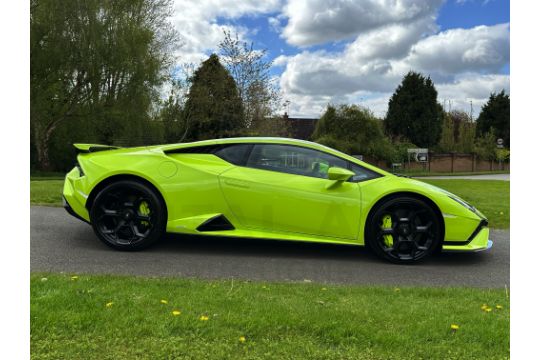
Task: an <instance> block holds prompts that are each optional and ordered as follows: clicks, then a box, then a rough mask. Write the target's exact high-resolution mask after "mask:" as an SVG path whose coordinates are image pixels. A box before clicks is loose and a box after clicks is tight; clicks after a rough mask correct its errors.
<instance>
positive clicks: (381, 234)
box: [366, 197, 443, 264]
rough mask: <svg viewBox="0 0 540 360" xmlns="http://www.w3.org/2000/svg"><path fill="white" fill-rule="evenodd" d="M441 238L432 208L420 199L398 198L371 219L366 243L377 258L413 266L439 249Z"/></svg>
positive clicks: (378, 210) (389, 201) (440, 227)
mask: <svg viewBox="0 0 540 360" xmlns="http://www.w3.org/2000/svg"><path fill="white" fill-rule="evenodd" d="M442 236H443V234H442V226H441V222H440V220H439V216H437V213H436V212H435V210H434V209H433V208H432V207H431V206H429V205H428V204H427V203H425V202H424V201H422V200H420V199H417V198H413V197H396V198H392V199H390V200H388V201H386V202H384V203H383V204H381V205H380V206H378V207H377V208H376V210H375V211H374V212H373V215H372V216H370V219H369V220H368V227H367V233H366V240H367V242H368V246H369V248H370V249H371V250H372V251H374V252H375V254H377V255H378V256H380V257H382V258H384V259H386V260H389V261H391V262H394V263H399V264H410V263H414V262H417V261H420V260H423V259H425V258H427V257H428V256H429V255H431V254H432V253H433V252H434V251H436V250H438V249H440V246H441V243H442Z"/></svg>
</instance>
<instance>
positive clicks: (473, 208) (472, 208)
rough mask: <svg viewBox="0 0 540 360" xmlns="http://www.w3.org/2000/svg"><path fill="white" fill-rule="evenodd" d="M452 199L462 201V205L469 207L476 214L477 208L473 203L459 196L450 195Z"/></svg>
mask: <svg viewBox="0 0 540 360" xmlns="http://www.w3.org/2000/svg"><path fill="white" fill-rule="evenodd" d="M448 197H449V198H450V199H452V200H454V201H456V202H458V203H460V204H461V205H462V206H464V207H466V208H467V209H469V210H471V211H472V212H473V213H475V214H476V208H475V207H474V206H472V205H471V204H469V203H467V202H466V201H464V200H461V199H460V198H458V197H455V196H450V195H449V196H448Z"/></svg>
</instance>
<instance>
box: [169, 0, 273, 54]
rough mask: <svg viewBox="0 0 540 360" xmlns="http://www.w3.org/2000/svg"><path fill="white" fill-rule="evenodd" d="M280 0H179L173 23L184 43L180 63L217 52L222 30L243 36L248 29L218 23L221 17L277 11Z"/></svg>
mask: <svg viewBox="0 0 540 360" xmlns="http://www.w3.org/2000/svg"><path fill="white" fill-rule="evenodd" d="M280 8H281V1H280V0H267V1H258V0H198V1H197V2H194V1H192V0H176V1H175V2H174V16H173V24H174V25H175V27H176V29H177V30H178V32H179V33H180V36H181V37H182V41H183V43H184V45H183V46H182V47H181V48H180V49H179V50H178V51H177V55H178V57H179V61H180V63H195V64H198V63H199V62H200V61H202V60H204V59H205V58H206V57H207V56H208V52H210V51H216V50H217V46H218V44H219V42H220V41H221V40H222V39H223V31H224V30H228V31H231V32H232V33H233V34H234V33H235V32H238V33H239V35H240V36H241V37H246V36H247V35H248V30H247V29H245V28H242V27H240V26H235V25H233V24H230V23H225V24H218V22H217V19H218V17H221V18H225V19H229V20H233V19H236V18H238V17H241V16H244V15H257V14H265V13H269V12H275V11H278V10H279V9H280Z"/></svg>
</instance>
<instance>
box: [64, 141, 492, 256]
mask: <svg viewBox="0 0 540 360" xmlns="http://www.w3.org/2000/svg"><path fill="white" fill-rule="evenodd" d="M75 147H76V148H77V149H78V152H79V153H78V155H77V165H76V166H75V168H73V169H72V170H71V171H70V172H69V173H68V174H67V175H66V181H65V184H64V191H63V195H64V205H65V208H66V209H67V211H68V212H69V213H70V214H72V215H74V216H76V217H77V218H79V219H81V220H84V221H86V222H88V223H90V224H91V225H92V227H93V229H94V231H95V233H96V235H97V237H98V238H99V239H100V240H102V241H103V242H104V243H105V244H107V245H109V246H111V247H113V248H115V249H119V250H139V249H143V248H146V247H147V246H149V245H151V244H153V243H155V242H156V241H158V240H159V239H161V238H162V237H163V236H164V233H165V232H170V233H181V234H197V235H205V236H223V237H244V238H259V239H279V240H293V241H295V240H296V241H313V242H325V243H336V244H354V245H365V246H367V247H368V248H369V249H371V250H372V251H373V252H374V253H375V254H377V255H378V256H380V257H382V258H384V259H386V260H389V261H392V262H396V263H412V262H416V261H418V260H422V259H424V258H426V257H428V256H429V255H431V254H432V253H434V252H436V251H439V250H443V251H459V252H465V251H481V250H486V249H489V248H490V247H491V245H492V242H491V241H490V240H489V239H488V237H489V229H488V227H487V220H486V218H485V216H484V215H482V213H481V212H480V211H478V210H477V209H476V208H474V207H473V206H471V205H469V204H468V203H467V202H465V201H464V200H462V199H460V198H459V197H457V196H456V195H453V194H451V193H449V192H447V191H445V190H442V189H439V188H437V187H435V186H432V185H429V184H426V183H424V182H421V181H417V180H412V179H409V178H405V177H400V176H396V175H393V174H390V173H388V172H386V171H383V170H381V169H379V168H377V167H375V166H372V165H369V164H367V163H364V162H362V161H360V160H358V159H356V158H354V157H352V156H349V155H346V154H344V153H342V152H339V151H337V150H334V149H331V148H328V147H326V146H323V145H320V144H316V143H313V142H308V141H302V140H295V139H282V138H231V139H218V140H207V141H199V142H192V143H182V144H173V145H158V146H148V147H137V148H116V147H112V146H105V145H93V144H75Z"/></svg>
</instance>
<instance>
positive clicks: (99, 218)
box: [90, 180, 167, 250]
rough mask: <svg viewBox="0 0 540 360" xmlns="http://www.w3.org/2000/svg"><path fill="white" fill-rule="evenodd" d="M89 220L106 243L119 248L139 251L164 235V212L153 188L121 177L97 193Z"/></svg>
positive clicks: (165, 220)
mask: <svg viewBox="0 0 540 360" xmlns="http://www.w3.org/2000/svg"><path fill="white" fill-rule="evenodd" d="M90 222H91V223H92V227H93V229H94V232H95V233H96V235H97V236H98V238H99V239H100V240H101V241H103V242H104V243H105V244H107V245H109V246H111V247H113V248H115V249H118V250H141V249H144V248H146V247H148V246H150V245H152V244H153V243H155V242H156V241H158V240H159V239H160V238H161V237H162V236H163V234H164V233H165V226H166V223H167V214H166V209H165V204H164V203H163V200H162V199H161V197H160V196H159V195H158V194H156V192H155V191H154V190H153V189H152V188H150V187H149V186H147V185H145V184H143V183H141V182H138V181H134V180H121V181H118V182H114V183H112V184H109V185H107V186H106V187H105V188H103V189H102V190H101V191H100V192H99V193H98V194H97V196H96V198H95V200H94V203H93V205H92V208H91V209H90Z"/></svg>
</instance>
